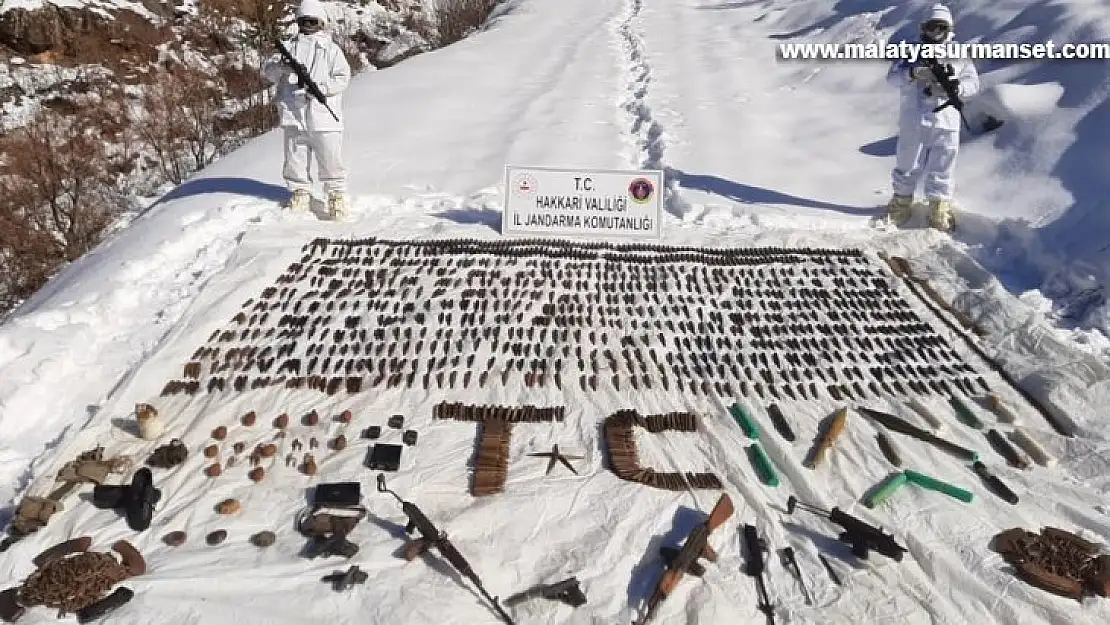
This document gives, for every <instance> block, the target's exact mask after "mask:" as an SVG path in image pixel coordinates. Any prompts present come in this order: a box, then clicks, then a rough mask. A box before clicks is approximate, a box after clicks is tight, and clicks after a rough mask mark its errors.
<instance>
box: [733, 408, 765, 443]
mask: <svg viewBox="0 0 1110 625" xmlns="http://www.w3.org/2000/svg"><path fill="white" fill-rule="evenodd" d="M729 412H731V413H732V418H733V419H736V423H737V424H739V425H740V429H741V430H744V433H745V434H747V435H748V438H759V426H758V425H756V423H755V419H753V418H752V415H751V413H750V412H748V411H747V409H745V408H744V406H743V405H742V404H740V402H736V403H735V404H733V405H732V408H730V409H729Z"/></svg>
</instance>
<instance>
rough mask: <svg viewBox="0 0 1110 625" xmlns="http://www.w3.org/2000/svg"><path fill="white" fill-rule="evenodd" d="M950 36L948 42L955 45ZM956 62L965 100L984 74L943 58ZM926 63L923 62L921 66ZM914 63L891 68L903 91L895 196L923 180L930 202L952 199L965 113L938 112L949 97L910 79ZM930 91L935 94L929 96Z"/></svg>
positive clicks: (909, 193)
mask: <svg viewBox="0 0 1110 625" xmlns="http://www.w3.org/2000/svg"><path fill="white" fill-rule="evenodd" d="M938 17H941V18H943V17H947V21H948V23H949V24H951V15H950V14H948V12H947V9H946V8H944V9H943V10H939V11H938V10H937V9H935V10H934V13H933V15H931V16H930V18H931V19H937V18H938ZM953 37H954V33H949V34H948V38H947V41H946V42H945V43H954V39H953ZM938 60H939V61H940V63H941V64H942V65H945V64H951V65H952V67H953V70H954V76H955V77H956V79H957V80H959V87H958V92H959V94H960V99H961V100H964V101H966V99H968V98H971V97H972V96H974V95H975V94H977V93H978V92H979V74H978V72H977V71H976V70H975V65H974V64H972V63H971V61H970V60H968V59H966V58H944V59H938ZM925 61H926V60H924V59H919V60H918V65H921V64H922V63H924V62H925ZM912 70H913V65H911V64H910V62H909V60H901V61H898V62H896V63H894V64H893V65H891V67H890V69H889V71H888V72H887V81H888V82H889V83H890V84H892V85H894V86H896V87H898V88H900V89H901V95H902V98H901V100H902V103H901V107H900V110H899V113H898V148H897V155H896V157H895V165H894V170H893V171H892V172H891V183H892V186H893V191H894V194H895V195H900V196H911V197H912V196H913V194H914V191H915V190H916V189H917V185H918V182H920V181H921V178H922V177H924V179H925V181H924V182H925V184H924V190H925V197H926V199H928V200H929V201H951V200H952V196H953V194H954V192H955V186H956V183H955V170H956V156H957V155H958V154H959V150H960V125H961V123H962V122H961V118H960V113H959V111H957V110H956V109H955V107H951V106H949V107H947V108H945V109H944V110H942V111H939V112H936V113H934V112H933V109H935V108H936V107H938V106H940V105H941V104H943V103H944V102H945V101H946V100H947V99H948V97H947V96H946V95H945V93H944V89H942V88H941V87H940V85H937V84H933V85H931V86H930V85H928V84H923V83H922V82H921V81H919V80H914V79H913V77H912V76H911V72H912ZM928 92H931V95H929V93H928Z"/></svg>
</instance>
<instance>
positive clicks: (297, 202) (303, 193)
mask: <svg viewBox="0 0 1110 625" xmlns="http://www.w3.org/2000/svg"><path fill="white" fill-rule="evenodd" d="M311 205H312V195H311V194H309V192H308V191H307V190H306V189H297V190H296V191H294V192H293V197H291V198H289V203H288V204H286V205H285V208H287V209H289V210H291V211H293V212H295V213H305V212H308V209H309V208H310V207H311Z"/></svg>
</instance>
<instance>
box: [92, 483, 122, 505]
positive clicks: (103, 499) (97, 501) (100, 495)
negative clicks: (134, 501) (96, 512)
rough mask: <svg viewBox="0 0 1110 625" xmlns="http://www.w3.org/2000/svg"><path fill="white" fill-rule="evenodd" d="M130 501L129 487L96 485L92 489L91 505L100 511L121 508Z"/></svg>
mask: <svg viewBox="0 0 1110 625" xmlns="http://www.w3.org/2000/svg"><path fill="white" fill-rule="evenodd" d="M130 500H131V487H130V486H111V485H108V484H97V485H96V486H95V487H93V492H92V505H94V506H96V507H97V508H100V509H101V510H114V509H117V508H123V507H125V506H126V505H127V502H128V501H130Z"/></svg>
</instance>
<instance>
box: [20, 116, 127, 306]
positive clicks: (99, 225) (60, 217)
mask: <svg viewBox="0 0 1110 625" xmlns="http://www.w3.org/2000/svg"><path fill="white" fill-rule="evenodd" d="M101 123H103V120H102V119H101V118H100V115H98V114H96V113H95V111H92V110H90V109H88V108H82V109H78V111H77V112H76V114H74V115H71V116H63V115H58V114H54V113H51V112H49V111H47V112H44V113H42V114H40V115H39V116H37V117H36V118H34V119H33V120H31V121H30V122H29V123H28V124H27V125H26V126H24V127H23V128H22V129H20V130H19V131H16V132H15V133H12V134H11V135H8V136H7V137H5V138H4V142H3V145H2V146H0V152H2V153H4V154H7V155H9V157H8V158H7V159H6V161H5V162H4V163H3V164H2V165H0V310H7V309H8V308H10V307H11V306H13V305H15V304H16V303H18V302H19V301H21V300H22V299H24V298H26V297H27V296H29V295H31V294H32V293H34V292H35V291H36V290H37V289H38V288H39V287H41V286H42V285H43V284H44V283H45V282H46V281H47V280H48V279H49V278H50V276H51V275H53V273H54V272H56V271H57V270H58V269H59V268H60V267H62V266H63V265H64V264H65V263H67V262H69V261H72V260H75V259H77V258H79V257H80V256H82V255H83V254H85V253H86V252H88V251H89V250H91V249H92V248H93V247H95V246H96V245H97V244H98V243H99V242H100V240H101V236H102V234H103V233H104V230H105V228H107V227H108V225H110V224H111V223H112V221H113V220H114V219H115V218H116V217H117V216H118V214H119V211H120V204H119V194H118V189H116V188H115V184H114V183H115V177H114V175H113V173H112V172H111V171H110V166H111V164H112V163H113V162H115V160H116V159H114V158H113V157H112V155H110V154H109V153H108V149H107V147H106V144H105V141H104V137H103V136H102V135H101V133H100V132H99V131H98V127H99V125H100V124H101Z"/></svg>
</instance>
